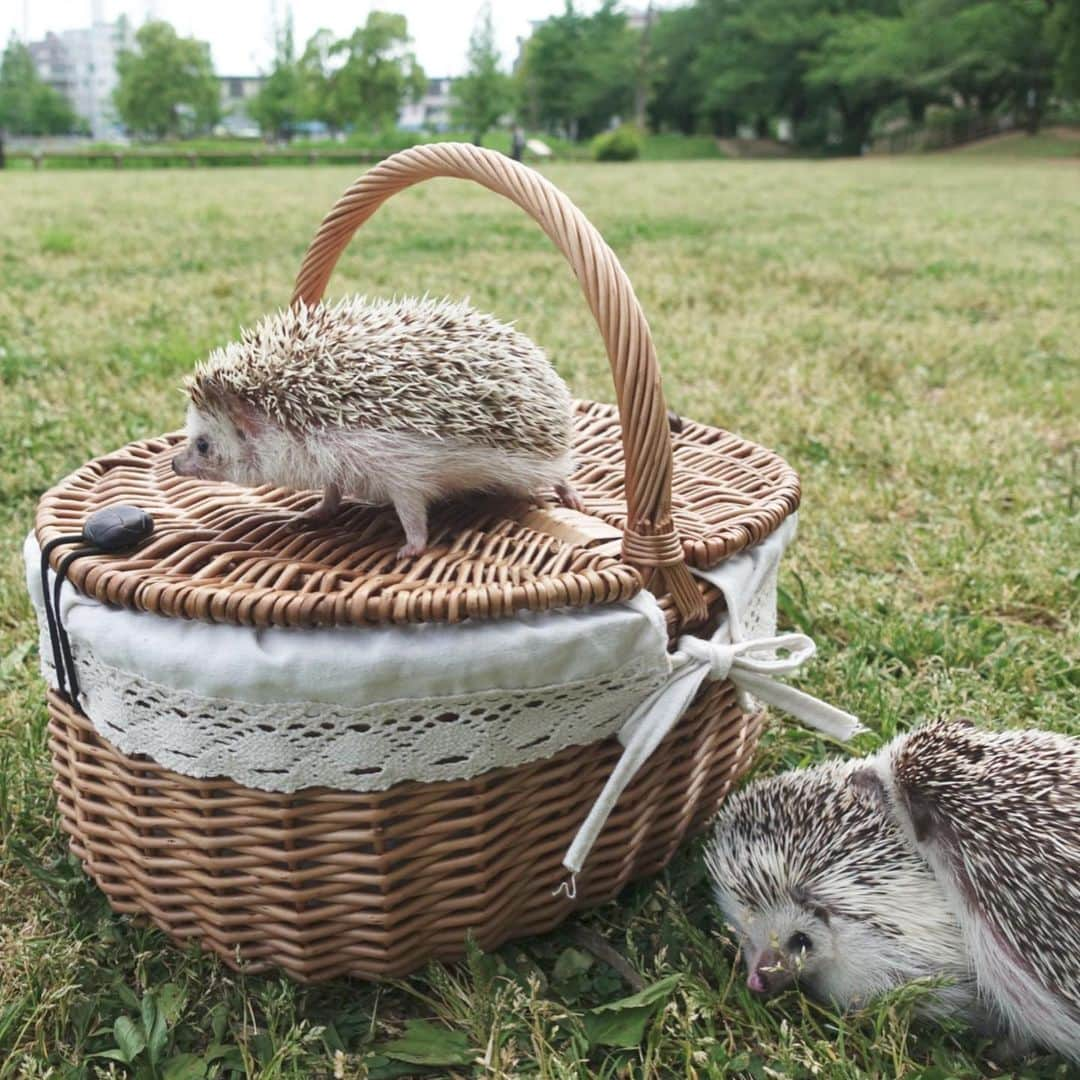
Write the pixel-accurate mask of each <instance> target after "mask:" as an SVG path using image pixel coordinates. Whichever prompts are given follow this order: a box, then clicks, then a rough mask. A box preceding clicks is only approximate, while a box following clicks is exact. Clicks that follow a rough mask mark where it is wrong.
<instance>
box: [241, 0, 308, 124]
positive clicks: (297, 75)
mask: <svg viewBox="0 0 1080 1080" xmlns="http://www.w3.org/2000/svg"><path fill="white" fill-rule="evenodd" d="M302 89H303V84H302V73H301V70H300V64H299V62H298V60H297V58H296V46H295V44H294V41H293V17H292V9H291V8H289V9H288V10H287V11H286V14H285V25H284V26H283V27H282V28H281V29H280V30H279V31H278V32H277V33H276V34H275V42H274V65H273V67H272V68H271V69H270V74H269V75H267V77H266V81H265V82H264V83H263V85H262V87H261V88H260V89H259V92H258V93H257V94H256V95H255V97H254V98H252V100H251V104H250V106H249V111H250V112H251V117H252V119H253V120H254V121H255V122H256V123H257V124H258V125H259V127H260V128H261V129H262V132H263V134H264V135H271V134H272V135H273V136H274V137H275V138H278V139H291V138H292V133H293V128H294V126H295V124H296V122H297V120H299V119H301V114H302V112H303V109H304V101H303V93H302Z"/></svg>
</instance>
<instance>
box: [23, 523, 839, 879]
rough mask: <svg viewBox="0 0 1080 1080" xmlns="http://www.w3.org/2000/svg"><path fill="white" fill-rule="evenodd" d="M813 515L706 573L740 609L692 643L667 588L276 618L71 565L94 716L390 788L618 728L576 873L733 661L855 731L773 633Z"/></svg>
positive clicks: (115, 737)
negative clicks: (435, 619)
mask: <svg viewBox="0 0 1080 1080" xmlns="http://www.w3.org/2000/svg"><path fill="white" fill-rule="evenodd" d="M795 528H796V524H795V518H794V517H791V518H789V519H788V520H787V521H785V522H784V523H783V525H782V526H781V527H780V528H779V529H778V530H777V531H776V532H774V533H773V534H772V535H771V536H770V537H768V538H767V539H766V540H764V541H763V542H761V543H760V544H757V545H756V546H754V547H752V548H750V549H747V550H745V551H743V552H741V553H739V554H737V555H735V556H733V557H732V558H730V559H728V560H726V561H725V562H724V563H722V564H721V565H720V566H718V567H716V568H715V569H712V570H708V571H701V572H700V574H701V576H702V577H705V578H707V579H708V580H709V581H711V582H712V583H713V584H714V585H716V586H717V587H718V588H719V589H721V591H722V592H723V593H724V596H725V599H726V602H727V612H728V614H727V615H726V617H724V619H723V620H722V621H721V624H720V626H719V629H718V631H717V633H716V634H715V636H714V637H713V639H712V641H705V640H703V639H700V638H695V637H691V636H686V637H683V638H682V639H680V641H679V643H678V648H677V649H676V651H675V652H673V653H669V652H668V650H667V632H666V627H665V622H664V618H663V614H662V612H661V611H660V608H659V606H658V604H657V602H656V599H655V597H653V596H652V595H651V594H650V593H648V592H642V593H641V594H639V595H638V596H636V597H634V598H633V599H632V600H630V601H627V602H626V603H621V604H612V605H605V606H598V607H594V608H588V609H580V610H579V609H563V610H559V611H554V612H522V613H519V614H517V615H515V616H513V617H511V618H507V619H500V620H494V621H475V622H470V621H467V622H464V623H461V624H458V625H454V626H448V625H440V624H436V623H428V624H419V625H410V626H387V627H377V628H375V627H363V628H357V627H327V628H318V629H286V628H278V627H270V628H265V629H258V628H251V627H242V626H234V625H231V624H218V623H204V622H196V621H186V620H182V619H174V618H168V617H165V616H161V615H156V614H151V613H148V612H134V611H129V610H127V609H121V608H113V607H109V606H107V605H105V604H102V603H101V602H100V601H98V600H95V599H93V598H91V597H88V596H84V595H82V594H80V593H78V592H76V591H75V589H74V588H72V587H71V586H70V585H69V584H66V583H65V585H64V586H63V588H62V590H61V602H60V615H61V619H62V621H63V624H64V626H65V628H66V630H67V632H68V635H69V637H70V639H71V646H72V653H73V655H74V658H75V663H76V667H77V670H78V675H79V682H80V689H81V693H80V705H81V707H82V708H83V710H84V712H85V713H86V715H87V716H88V717H89V719H90V721H91V723H92V724H93V725H94V728H95V729H96V730H97V731H98V732H99V734H101V735H102V736H103V737H105V738H106V739H108V740H109V741H110V742H111V743H112V744H113V745H115V746H117V747H118V748H119V749H120V750H121V751H123V752H124V753H127V754H145V755H147V756H148V757H150V758H151V759H152V760H154V761H155V762H157V763H158V764H160V765H162V766H164V767H166V768H169V769H172V770H173V771H175V772H178V773H181V774H183V775H187V776H194V777H217V776H226V777H229V778H230V779H232V780H234V781H236V782H237V783H240V784H243V785H245V786H247V787H253V788H258V789H262V790H266V791H276V792H293V791H297V790H300V789H302V788H305V787H313V786H325V787H330V788H337V789H340V790H348V791H379V790H385V789H386V788H389V787H390V786H391V785H393V784H395V783H398V782H400V781H403V780H419V781H427V782H431V781H437V780H454V779H465V778H468V777H471V776H476V775H478V774H479V773H482V772H486V771H487V770H489V769H492V768H498V767H502V766H515V765H522V764H525V763H527V762H529V761H535V760H538V759H541V758H546V757H550V756H551V755H553V754H555V753H557V752H559V751H560V750H563V749H565V748H567V747H569V746H583V745H587V744H589V743H592V742H596V741H598V740H600V739H604V738H607V737H609V736H612V735H617V736H618V738H619V739H620V740H621V741H622V742H623V744H624V746H625V747H626V750H625V752H624V753H623V755H622V757H621V759H620V761H619V763H618V765H617V766H616V768H615V769H614V770H613V772H612V775H611V777H610V779H609V781H608V784H607V786H606V787H605V789H604V791H603V792H602V794H601V795H600V797H599V798H598V799H597V802H596V804H595V805H594V807H593V809H592V811H591V812H590V814H589V816H588V818H587V819H586V821H585V822H584V824H583V825H582V826H581V829H580V830H579V832H578V835H577V837H576V838H575V841H574V844H573V846H572V847H571V849H570V851H569V852H568V853H567V857H566V865H567V867H568V869H570V870H571V871H572V872H576V871H577V870H579V869H580V868H581V866H582V864H583V863H584V860H585V857H586V856H587V854H588V851H589V849H590V848H591V847H592V844H593V842H594V841H595V838H596V836H597V835H598V834H599V831H600V829H601V828H602V827H603V824H604V822H605V821H606V819H607V816H608V813H609V812H610V810H611V808H612V806H613V805H614V803H615V801H616V800H617V799H618V796H619V795H620V794H621V792H622V791H623V789H624V788H625V787H626V785H627V784H628V783H629V782H630V780H631V779H632V778H633V776H634V774H635V773H636V772H637V770H638V768H639V767H640V766H641V764H642V763H643V762H644V761H645V760H647V758H648V757H649V755H650V754H651V753H652V752H653V750H654V749H655V748H656V746H657V745H658V744H659V742H660V741H661V740H662V739H663V737H664V736H665V735H666V734H667V732H668V731H670V730H671V728H672V727H673V726H674V724H675V723H676V721H677V720H678V718H679V717H680V716H681V715H682V713H683V712H684V711H685V709H686V707H687V706H688V705H689V703H690V702H691V701H692V700H693V698H694V696H695V694H696V693H697V691H698V689H699V688H700V686H701V684H702V683H703V682H704V680H705V679H706V678H709V677H712V678H725V677H728V678H731V679H732V681H733V682H735V684H736V687H737V688H738V689H739V691H740V695H741V696H742V697H743V699H744V700H743V705H744V707H745V708H748V709H755V708H757V707H758V704H757V702H756V701H754V700H753V698H751V697H750V696H749V695H750V694H753V695H754V697H755V698H758V699H760V700H761V701H764V702H767V703H772V704H775V705H776V706H777V707H780V708H783V709H786V710H787V711H790V712H792V713H794V714H795V715H797V716H799V717H800V718H801V719H803V720H804V721H806V722H807V723H809V724H810V725H811V726H814V727H817V728H819V729H821V730H823V731H825V732H826V733H828V734H830V735H833V736H835V737H839V738H847V737H850V735H851V734H853V733H854V731H855V730H857V727H858V725H857V722H856V721H855V720H854V718H853V717H850V716H848V715H847V714H846V713H840V712H839V711H838V710H833V709H830V707H829V706H825V705H822V704H821V703H820V702H816V701H815V700H814V699H813V698H809V697H807V695H804V694H800V693H799V691H796V690H794V689H793V688H791V687H787V686H783V685H781V684H777V683H775V682H773V680H772V676H773V675H776V674H790V673H791V672H792V671H794V670H795V669H796V668H797V667H798V666H799V665H800V664H801V663H802V662H803V661H804V660H806V659H808V658H809V656H810V655H812V654H813V650H814V646H813V642H812V641H810V639H809V638H806V637H805V636H804V635H785V636H783V637H781V638H774V637H772V635H773V634H774V633H775V629H776V580H777V571H778V567H779V562H780V557H781V555H782V554H783V551H784V549H785V548H786V546H787V544H788V543H789V542H790V540H791V539H792V537H793V536H794V533H795ZM23 554H24V559H25V562H26V573H27V586H28V589H29V591H30V595H31V598H32V599H33V602H34V605H35V608H36V609H37V613H38V619H39V627H40V631H41V634H40V646H41V659H42V671H43V674H44V676H45V678H46V680H47V682H48V683H49V684H50V685H51V686H53V687H55V686H56V685H57V680H56V673H55V669H54V666H53V661H52V654H51V647H50V642H49V635H48V628H47V625H46V621H45V616H44V608H43V606H42V600H41V580H40V551H39V548H38V545H37V542H36V540H35V538H34V535H33V534H32V533H31V535H30V536H29V537H28V538H27V541H26V544H25V547H24V553H23ZM695 573H698V571H695ZM50 587H51V586H50ZM777 650H782V651H787V652H789V654H790V655H788V656H786V657H784V656H778V653H777ZM572 890H573V879H571V883H570V891H571V892H572Z"/></svg>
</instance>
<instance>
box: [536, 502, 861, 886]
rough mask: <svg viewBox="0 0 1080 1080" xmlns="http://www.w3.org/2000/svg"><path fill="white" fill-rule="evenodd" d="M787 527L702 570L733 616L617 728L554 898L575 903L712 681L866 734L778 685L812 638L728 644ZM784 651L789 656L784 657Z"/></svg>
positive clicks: (830, 726)
mask: <svg viewBox="0 0 1080 1080" xmlns="http://www.w3.org/2000/svg"><path fill="white" fill-rule="evenodd" d="M785 526H786V527H785V528H784V529H783V530H781V535H779V536H777V538H776V542H775V543H773V544H768V543H766V544H763V545H761V547H760V548H759V549H758V551H756V552H753V554H754V555H755V556H756V558H755V559H754V561H753V563H749V562H747V561H744V562H743V563H741V564H736V565H733V566H731V567H730V568H726V567H722V568H717V569H716V570H711V571H703V572H701V576H702V577H707V578H708V579H709V580H710V581H711V582H712V583H713V584H715V585H717V586H718V587H720V588H721V589H722V590H723V592H724V594H725V597H726V599H727V605H728V616H727V618H726V619H725V620H724V621H723V622H722V623H721V624H720V627H719V628H718V629H717V631H716V634H715V635H714V636H713V638H712V640H709V641H706V640H705V639H703V638H697V637H693V636H691V635H686V636H684V637H681V638H680V639H679V643H678V648H677V650H676V652H675V653H674V654H673V656H672V661H673V665H674V670H673V671H672V674H671V677H670V679H669V680H668V682H667V683H666V684H665V685H664V686H661V687H660V688H659V689H657V690H656V691H654V692H653V693H652V694H651V695H650V696H649V697H648V698H647V699H646V700H645V701H643V702H642V703H641V705H639V706H638V708H637V709H635V710H634V712H633V714H632V715H631V716H630V717H629V719H628V720H627V721H626V723H625V724H624V725H623V726H622V728H621V729H620V730H619V741H620V742H621V743H622V744H623V746H624V747H625V750H624V751H623V753H622V755H621V756H620V758H619V761H618V763H617V764H616V766H615V768H614V769H613V770H612V773H611V775H610V776H609V777H608V781H607V783H606V784H605V785H604V788H603V790H602V791H601V792H600V794H599V795H598V796H597V798H596V801H595V802H594V803H593V805H592V809H591V810H590V811H589V815H588V817H586V819H585V821H584V822H583V823H582V825H581V827H580V828H579V829H578V831H577V834H576V835H575V837H574V840H573V843H572V844H571V845H570V848H569V849H568V850H567V852H566V857H565V858H564V859H563V865H564V866H565V867H566V868H567V869H568V870H569V871H570V879H569V882H564V883H563V884H561V885H560V886H559V888H558V889H556V890H555V892H556V894H558V893H564V894H565V895H566V896H568V897H570V898H571V899H572V898H573V896H574V895H575V893H576V886H577V874H578V872H579V871H580V870H581V868H582V866H584V864H585V860H586V859H587V858H588V855H589V852H590V851H591V850H592V847H593V844H594V843H595V842H596V838H597V837H598V836H599V835H600V832H601V830H602V829H603V827H604V824H605V823H606V822H607V819H608V815H609V814H610V813H611V811H612V809H613V808H614V806H615V804H616V802H618V799H619V796H620V795H621V794H622V793H623V791H625V789H626V787H627V785H628V784H629V783H630V781H631V780H633V778H634V776H635V775H636V774H637V772H638V770H639V769H640V768H641V766H642V765H643V764H644V763H645V762H646V761H647V760H648V759H649V757H650V756H651V755H652V753H653V751H655V750H656V748H657V747H658V746H659V745H660V743H661V742H663V740H664V738H665V736H666V735H667V734H668V732H670V731H671V729H672V728H673V727H674V726H675V724H676V723H677V722H678V721H679V718H680V717H681V716H682V715H683V713H684V712H685V711H686V709H687V707H688V706H689V705H690V703H691V702H692V701H693V700H694V698H695V697H696V696H697V692H698V690H699V689H700V688H701V685H702V684H703V683H704V682H705V680H706V679H715V680H721V679H730V680H731V682H732V683H734V685H735V687H736V689H737V690H738V691H739V693H740V696H741V695H744V694H752V695H753V696H754V697H755V698H757V699H759V700H760V701H762V702H764V703H765V704H767V705H771V706H773V707H774V708H777V709H780V710H782V711H784V712H786V713H790V714H791V715H792V716H794V717H796V718H797V719H799V720H801V721H802V722H803V723H804V724H806V725H807V726H808V727H811V728H814V729H816V730H817V731H820V732H822V733H823V734H825V735H828V736H830V737H831V738H834V739H839V740H842V741H846V740H848V739H850V738H852V737H853V736H854V735H857V734H858V733H859V732H860V731H862V730H864V729H863V726H862V725H861V724H860V723H859V721H858V720H857V719H856V718H855V717H854V716H852V715H851V714H850V713H847V712H844V711H843V710H842V709H837V708H834V707H833V706H832V705H827V704H826V703H825V702H823V701H819V700H818V699H817V698H815V697H811V695H809V694H806V693H803V691H801V690H796V689H795V688H794V687H793V686H788V685H786V684H784V683H780V682H777V681H776V679H777V677H778V676H783V675H793V674H795V672H797V671H798V670H799V668H801V667H802V665H803V664H805V663H806V661H807V660H809V659H810V658H811V657H812V656H813V655H814V653H815V652H816V651H817V647H816V646H815V644H814V642H813V640H811V639H810V638H809V637H807V636H806V634H799V633H787V634H776V635H769V636H762V637H756V638H749V637H748V638H746V639H745V640H738V641H732V640H730V638H731V636H732V634H733V633H736V634H739V635H740V636H741V635H742V634H743V633H745V632H746V631H745V630H744V629H743V618H742V615H743V612H742V611H741V604H740V595H739V594H740V592H742V593H745V594H749V593H752V591H753V589H751V588H749V587H748V586H747V584H746V583H745V582H743V583H742V588H741V589H739V588H736V587H734V585H733V578H734V576H735V575H736V574H738V575H740V576H742V577H747V578H750V579H752V580H753V583H754V586H755V587H760V586H761V584H762V583H763V582H764V581H765V580H766V579H767V578H768V576H769V574H770V573H774V572H775V568H776V564H777V563H778V562H779V558H780V554H781V552H782V551H783V548H784V546H785V545H786V543H787V542H788V540H790V538H791V535H792V534H793V533H794V522H793V521H789V522H787V523H785ZM778 651H783V652H784V653H785V654H786V655H783V656H778V655H777V652H778Z"/></svg>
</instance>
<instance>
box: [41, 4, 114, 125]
mask: <svg viewBox="0 0 1080 1080" xmlns="http://www.w3.org/2000/svg"><path fill="white" fill-rule="evenodd" d="M133 43H134V35H133V33H132V31H131V27H130V25H129V24H128V22H127V20H125V19H117V20H116V22H111V23H109V22H104V21H102V20H98V21H95V22H94V23H93V24H92V25H91V26H89V27H87V28H86V29H83V30H61V31H60V33H58V34H54V33H52V32H50V33H48V34H46V35H45V39H44V41H31V42H30V44H29V49H30V55H31V56H32V57H33V58H34V64H35V66H36V67H37V70H38V74H39V75H40V76H41V78H42V80H43V81H45V82H47V83H48V84H49V85H50V86H52V87H54V88H55V89H57V90H59V91H60V92H61V93H62V94H64V95H65V96H66V97H67V99H68V100H69V101H70V102H71V107H72V108H73V109H74V110H75V112H76V113H77V114H78V115H79V116H81V117H82V118H83V119H84V120H85V121H86V122H87V123H88V124H89V125H90V134H91V135H92V136H93V137H94V138H95V139H107V138H111V137H113V136H115V135H117V134H119V133H120V127H119V125H118V123H117V119H116V110H115V108H114V107H113V100H112V98H113V91H114V90H115V89H116V85H117V77H116V58H117V56H118V55H119V53H120V51H121V50H122V49H129V48H131V47H132V45H133Z"/></svg>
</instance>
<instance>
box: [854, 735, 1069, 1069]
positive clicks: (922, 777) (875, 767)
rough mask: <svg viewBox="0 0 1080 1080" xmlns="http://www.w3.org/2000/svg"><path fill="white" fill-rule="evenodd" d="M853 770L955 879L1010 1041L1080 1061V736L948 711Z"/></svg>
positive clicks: (987, 992) (959, 908) (986, 989)
mask: <svg viewBox="0 0 1080 1080" xmlns="http://www.w3.org/2000/svg"><path fill="white" fill-rule="evenodd" d="M854 779H855V782H856V783H857V784H858V785H859V786H861V788H862V789H863V790H864V791H866V792H869V793H870V794H871V795H873V796H875V797H876V799H877V801H878V805H879V806H881V807H882V808H884V809H885V810H886V811H887V812H888V813H889V814H890V815H891V816H892V817H893V818H894V819H895V820H896V821H897V822H898V823H899V825H900V827H901V828H902V829H903V832H904V834H905V836H906V838H907V839H908V840H909V841H910V844H911V845H913V848H914V850H916V851H918V852H919V853H920V855H921V856H922V857H923V858H925V860H926V862H927V863H928V864H929V866H930V867H931V868H932V870H933V873H934V876H935V877H936V879H937V881H938V882H940V884H941V886H942V888H943V889H944V890H945V894H946V895H947V897H948V899H949V904H950V907H951V908H952V909H953V910H954V911H955V912H956V913H957V916H958V918H959V921H960V925H961V927H962V929H963V935H964V940H965V944H966V948H967V951H968V953H969V955H970V956H971V961H972V965H973V967H974V971H975V976H976V979H977V982H978V989H979V994H980V996H981V997H982V998H983V999H984V1000H985V1002H986V1004H987V1006H988V1007H989V1008H990V1010H991V1012H992V1015H993V1018H994V1020H995V1021H996V1023H997V1025H998V1026H999V1027H1000V1028H1001V1030H1002V1031H1003V1032H1004V1034H1005V1037H1006V1040H1007V1043H1008V1046H1009V1049H1011V1050H1012V1051H1013V1052H1020V1051H1022V1050H1025V1049H1027V1048H1029V1047H1031V1046H1040V1047H1045V1048H1048V1049H1051V1050H1055V1051H1057V1052H1058V1053H1060V1054H1062V1055H1063V1056H1064V1057H1066V1058H1069V1059H1071V1060H1072V1061H1074V1062H1080V739H1075V738H1069V737H1068V736H1065V735H1059V734H1055V733H1054V732H1050V731H1005V732H999V733H995V732H990V731H984V730H980V729H978V728H976V727H973V726H970V725H968V724H964V723H957V722H951V723H950V722H945V721H938V722H936V723H932V724H928V725H926V726H925V727H922V728H919V729H917V730H916V731H913V732H912V733H911V734H909V735H903V736H900V737H899V738H898V739H896V740H894V741H893V742H892V743H890V744H889V745H888V746H886V747H885V748H884V749H883V750H882V751H880V752H879V753H878V754H877V755H876V756H875V757H874V758H872V759H870V761H869V762H868V763H866V764H865V765H864V766H863V768H862V769H860V770H858V771H857V774H856V776H855V778H854Z"/></svg>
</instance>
